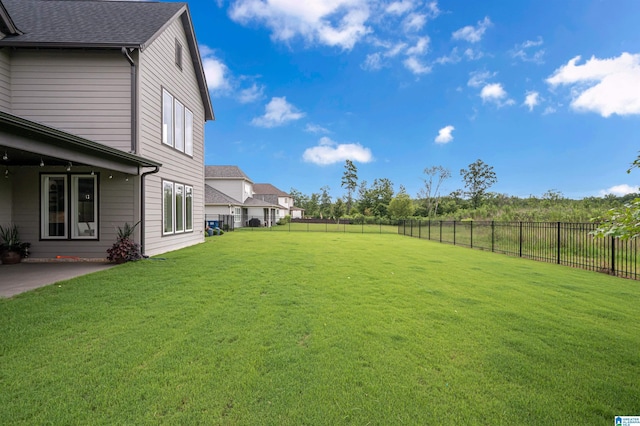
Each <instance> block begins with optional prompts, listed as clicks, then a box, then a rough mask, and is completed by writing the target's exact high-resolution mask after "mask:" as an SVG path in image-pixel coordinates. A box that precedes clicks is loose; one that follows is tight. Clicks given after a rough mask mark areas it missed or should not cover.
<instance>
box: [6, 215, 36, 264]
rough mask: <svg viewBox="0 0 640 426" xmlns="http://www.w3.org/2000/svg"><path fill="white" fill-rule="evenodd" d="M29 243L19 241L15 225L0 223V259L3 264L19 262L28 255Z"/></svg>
mask: <svg viewBox="0 0 640 426" xmlns="http://www.w3.org/2000/svg"><path fill="white" fill-rule="evenodd" d="M29 247H31V243H23V242H21V241H20V234H19V233H18V226H17V225H8V226H4V227H3V226H2V225H0V261H2V264H4V265H13V264H16V263H20V262H21V261H22V259H24V258H25V257H28V256H29Z"/></svg>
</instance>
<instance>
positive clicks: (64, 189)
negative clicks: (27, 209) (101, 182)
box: [40, 175, 98, 240]
mask: <svg viewBox="0 0 640 426" xmlns="http://www.w3.org/2000/svg"><path fill="white" fill-rule="evenodd" d="M40 184H41V203H40V204H41V213H40V217H41V220H40V223H41V225H40V234H41V236H42V238H43V239H56V240H60V239H69V238H71V239H84V240H86V239H97V238H98V180H97V176H96V175H94V176H91V175H41V178H40Z"/></svg>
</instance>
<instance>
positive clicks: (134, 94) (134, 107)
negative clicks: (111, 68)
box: [120, 47, 138, 154]
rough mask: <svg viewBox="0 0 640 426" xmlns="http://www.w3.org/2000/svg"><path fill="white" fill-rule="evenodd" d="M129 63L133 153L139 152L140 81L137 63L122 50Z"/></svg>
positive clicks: (125, 49) (123, 48)
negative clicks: (137, 75) (137, 74)
mask: <svg viewBox="0 0 640 426" xmlns="http://www.w3.org/2000/svg"><path fill="white" fill-rule="evenodd" d="M120 51H121V52H122V54H123V55H124V57H125V58H126V59H127V62H129V64H130V65H131V153H132V154H135V153H137V152H138V79H137V78H136V63H135V62H134V61H133V58H131V56H130V55H129V52H128V50H127V48H126V47H122V48H121V49H120Z"/></svg>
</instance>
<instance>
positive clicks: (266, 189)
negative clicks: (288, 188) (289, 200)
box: [253, 183, 290, 197]
mask: <svg viewBox="0 0 640 426" xmlns="http://www.w3.org/2000/svg"><path fill="white" fill-rule="evenodd" d="M253 192H254V193H256V194H260V195H277V196H278V197H290V195H289V194H287V193H286V192H284V191H281V190H279V189H278V188H276V187H275V186H273V185H271V184H270V183H254V184H253Z"/></svg>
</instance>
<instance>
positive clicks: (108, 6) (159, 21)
mask: <svg viewBox="0 0 640 426" xmlns="http://www.w3.org/2000/svg"><path fill="white" fill-rule="evenodd" d="M1 1H2V3H3V4H4V6H5V8H6V9H7V11H8V12H9V15H11V18H12V20H13V22H14V23H15V25H16V27H17V28H18V29H19V30H20V31H22V32H23V34H21V35H15V36H8V37H5V38H4V39H2V40H0V45H14V46H20V45H23V46H24V45H38V46H46V45H74V46H76V45H86V46H111V45H113V46H120V47H122V46H125V47H134V46H135V47H142V46H143V45H144V44H145V43H147V42H148V41H150V40H151V39H152V37H153V36H154V35H155V34H156V33H157V32H158V31H159V30H160V29H162V28H163V26H164V25H165V24H166V23H167V22H168V21H169V20H170V19H171V18H172V17H174V16H175V15H176V14H177V13H179V12H180V11H181V10H183V9H184V8H185V7H186V4H185V3H159V2H146V1H102V0H1Z"/></svg>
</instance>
